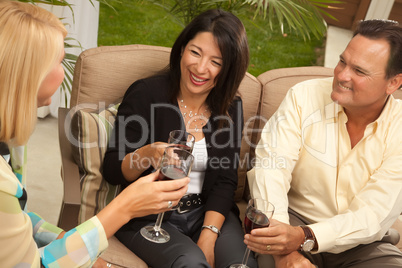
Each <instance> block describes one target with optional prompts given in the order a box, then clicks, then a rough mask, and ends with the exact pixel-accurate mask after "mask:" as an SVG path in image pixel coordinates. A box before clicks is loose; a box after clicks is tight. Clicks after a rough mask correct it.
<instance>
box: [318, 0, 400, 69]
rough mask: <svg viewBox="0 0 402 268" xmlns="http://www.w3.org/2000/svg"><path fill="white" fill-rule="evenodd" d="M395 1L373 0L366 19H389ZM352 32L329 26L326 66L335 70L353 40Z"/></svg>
mask: <svg viewBox="0 0 402 268" xmlns="http://www.w3.org/2000/svg"><path fill="white" fill-rule="evenodd" d="M394 1H395V0H371V3H370V6H369V9H368V10H367V14H366V17H365V19H366V20H369V19H388V17H389V14H390V13H391V9H392V6H393V5H394ZM352 35H353V32H352V31H351V30H347V29H343V28H339V27H335V26H328V31H327V41H326V44H325V59H324V66H325V67H330V68H335V66H336V64H337V63H338V61H339V55H340V54H341V53H342V52H343V51H344V49H345V48H346V46H347V45H348V43H349V41H350V40H351V39H352Z"/></svg>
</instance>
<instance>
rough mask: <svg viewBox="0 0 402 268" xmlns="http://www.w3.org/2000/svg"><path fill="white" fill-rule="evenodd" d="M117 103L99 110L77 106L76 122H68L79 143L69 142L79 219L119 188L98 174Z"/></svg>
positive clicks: (86, 217)
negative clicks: (75, 167) (75, 172)
mask: <svg viewBox="0 0 402 268" xmlns="http://www.w3.org/2000/svg"><path fill="white" fill-rule="evenodd" d="M118 106H119V104H117V105H114V106H111V107H109V108H107V109H104V110H102V111H100V112H88V111H85V110H78V111H77V112H76V113H75V115H74V119H73V120H77V122H76V123H74V124H72V129H71V131H72V134H73V136H74V137H75V138H76V142H77V144H78V145H79V146H73V154H74V159H75V161H76V163H77V165H78V167H79V170H80V176H81V178H80V184H81V208H80V214H79V218H78V220H79V222H84V221H86V220H87V219H89V218H91V217H92V216H93V215H95V214H97V213H98V212H99V211H100V210H101V209H102V208H104V207H105V206H106V205H107V204H108V203H109V202H110V201H111V200H112V199H113V198H114V197H115V196H116V195H117V194H118V193H119V192H120V187H119V186H115V185H111V184H109V183H108V182H106V181H105V180H104V179H103V177H102V174H101V170H102V164H103V157H104V155H105V152H106V148H107V143H108V140H109V135H110V134H111V132H112V129H113V125H114V120H115V116H116V114H117V108H118Z"/></svg>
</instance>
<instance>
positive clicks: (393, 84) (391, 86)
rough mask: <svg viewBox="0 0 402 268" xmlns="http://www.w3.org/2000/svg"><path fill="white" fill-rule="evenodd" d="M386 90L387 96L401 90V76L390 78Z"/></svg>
mask: <svg viewBox="0 0 402 268" xmlns="http://www.w3.org/2000/svg"><path fill="white" fill-rule="evenodd" d="M388 81H389V83H388V88H387V94H388V95H391V94H392V93H394V92H395V91H396V90H397V89H399V88H402V74H397V75H395V76H394V77H392V78H390V79H389V80H388Z"/></svg>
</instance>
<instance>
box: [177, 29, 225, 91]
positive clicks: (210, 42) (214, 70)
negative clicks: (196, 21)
mask: <svg viewBox="0 0 402 268" xmlns="http://www.w3.org/2000/svg"><path fill="white" fill-rule="evenodd" d="M221 68H222V54H221V51H220V49H219V47H218V44H217V43H216V41H215V38H214V36H213V35H212V33H210V32H201V33H198V34H197V35H196V36H195V37H194V38H193V39H192V40H190V41H189V42H188V44H187V45H186V47H185V48H184V49H183V52H182V57H181V61H180V69H181V81H180V91H181V94H182V95H187V96H192V97H195V96H204V97H206V96H207V95H208V94H209V92H210V91H211V89H212V88H213V87H214V86H215V78H216V76H217V75H218V74H219V72H220V70H221Z"/></svg>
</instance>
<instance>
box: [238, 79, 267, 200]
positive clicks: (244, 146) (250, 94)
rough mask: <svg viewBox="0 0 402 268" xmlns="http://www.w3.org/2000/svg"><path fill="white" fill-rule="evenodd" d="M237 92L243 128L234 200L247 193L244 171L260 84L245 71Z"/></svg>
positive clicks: (246, 166)
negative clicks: (241, 106) (241, 107)
mask: <svg viewBox="0 0 402 268" xmlns="http://www.w3.org/2000/svg"><path fill="white" fill-rule="evenodd" d="M239 93H240V96H241V98H242V101H243V116H244V128H243V139H242V142H241V150H240V159H239V160H240V161H239V168H238V172H237V173H238V176H239V180H238V186H237V190H236V193H235V200H236V202H237V201H240V200H241V199H242V198H243V197H244V196H245V195H247V193H245V189H246V186H247V185H248V183H247V182H246V173H247V170H248V169H250V159H251V158H250V150H251V147H250V146H251V145H252V135H253V129H254V127H255V123H256V115H257V111H258V107H259V105H260V98H261V84H260V82H259V81H258V80H257V79H256V78H255V77H254V76H253V75H251V74H249V73H246V76H245V77H244V78H243V80H242V82H241V84H240V87H239Z"/></svg>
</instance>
